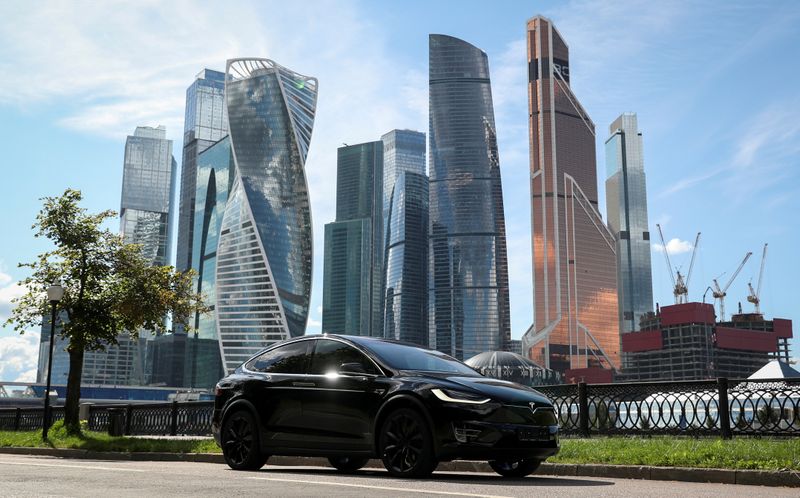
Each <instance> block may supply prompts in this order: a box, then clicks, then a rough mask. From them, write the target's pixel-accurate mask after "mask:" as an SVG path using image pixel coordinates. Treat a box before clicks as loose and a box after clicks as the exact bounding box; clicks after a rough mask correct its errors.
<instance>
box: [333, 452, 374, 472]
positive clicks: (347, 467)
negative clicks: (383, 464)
mask: <svg viewBox="0 0 800 498" xmlns="http://www.w3.org/2000/svg"><path fill="white" fill-rule="evenodd" d="M328 461H329V462H330V464H331V466H333V468H335V469H336V470H338V471H339V472H344V473H350V472H355V471H356V470H358V469H360V468H361V467H363V466H364V465H366V464H367V462H369V458H359V457H340V456H336V457H330V458H328Z"/></svg>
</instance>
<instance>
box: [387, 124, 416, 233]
mask: <svg viewBox="0 0 800 498" xmlns="http://www.w3.org/2000/svg"><path fill="white" fill-rule="evenodd" d="M381 141H382V142H383V232H384V238H386V236H388V229H387V226H386V224H387V223H388V221H389V203H390V202H391V200H392V191H393V190H394V184H395V182H396V181H397V178H398V177H399V176H400V173H402V172H403V171H409V172H411V173H416V174H418V175H424V174H425V134H424V133H422V132H419V131H414V130H392V131H390V132H388V133H386V134H384V135H383V136H382V137H381Z"/></svg>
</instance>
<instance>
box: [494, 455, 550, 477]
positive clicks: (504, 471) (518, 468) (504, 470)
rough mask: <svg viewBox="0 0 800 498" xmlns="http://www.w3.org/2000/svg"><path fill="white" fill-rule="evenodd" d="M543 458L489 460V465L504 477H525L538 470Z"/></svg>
mask: <svg viewBox="0 0 800 498" xmlns="http://www.w3.org/2000/svg"><path fill="white" fill-rule="evenodd" d="M541 464H542V461H541V460H534V459H533V458H523V459H522V460H489V466H490V467H491V468H492V470H494V471H495V472H497V473H498V474H500V475H501V476H503V477H525V476H527V475H530V474H533V473H534V472H536V469H538V468H539V466H540V465H541Z"/></svg>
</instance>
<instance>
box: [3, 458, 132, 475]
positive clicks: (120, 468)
mask: <svg viewBox="0 0 800 498" xmlns="http://www.w3.org/2000/svg"><path fill="white" fill-rule="evenodd" d="M2 465H22V466H23V467H66V468H71V469H91V470H113V471H115V472H117V471H119V472H147V471H146V470H142V469H126V468H124V467H98V466H94V465H64V464H57V463H28V462H9V461H8V460H0V466H2Z"/></svg>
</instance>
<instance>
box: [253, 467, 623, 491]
mask: <svg viewBox="0 0 800 498" xmlns="http://www.w3.org/2000/svg"><path fill="white" fill-rule="evenodd" d="M255 473H258V474H294V475H313V476H329V477H369V478H375V479H381V480H386V481H397V480H401V481H402V482H419V483H424V482H428V481H437V482H453V483H458V484H473V485H476V484H477V485H480V484H492V485H495V484H498V485H503V486H527V487H530V486H574V487H590V486H613V485H614V482H613V481H598V480H592V479H571V478H569V477H560V476H537V475H532V476H528V477H523V478H519V479H512V478H508V477H502V476H493V475H489V474H476V475H473V474H459V473H454V472H434V473H433V475H432V476H431V477H430V478H429V479H398V478H395V477H392V476H390V475H389V474H388V473H387V472H386V471H383V470H379V469H361V470H359V471H356V472H352V473H349V474H344V473H341V472H337V471H336V470H334V469H319V468H287V467H265V468H263V469H261V470H259V471H256V472H255Z"/></svg>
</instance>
